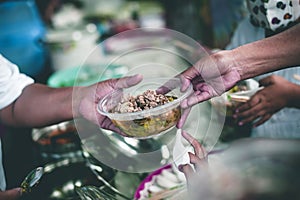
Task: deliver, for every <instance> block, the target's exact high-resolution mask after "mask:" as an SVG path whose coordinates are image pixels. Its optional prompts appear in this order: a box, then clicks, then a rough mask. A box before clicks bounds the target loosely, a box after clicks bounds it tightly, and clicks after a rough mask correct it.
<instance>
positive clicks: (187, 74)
mask: <svg viewBox="0 0 300 200" xmlns="http://www.w3.org/2000/svg"><path fill="white" fill-rule="evenodd" d="M179 77H180V79H181V81H182V88H181V90H183V91H185V90H186V89H187V88H188V87H189V85H190V84H192V85H193V89H194V93H193V94H192V95H190V96H189V97H188V98H187V99H185V100H184V101H183V102H182V103H181V107H182V108H183V109H185V110H184V112H183V114H182V116H181V119H180V120H179V122H178V124H177V127H178V128H182V126H183V125H184V123H185V121H186V119H187V117H188V114H189V112H190V108H191V107H192V106H193V105H195V104H198V103H200V102H203V101H206V100H208V99H210V98H212V97H215V96H219V95H221V94H223V93H224V92H226V91H227V90H229V89H231V88H232V87H233V86H234V85H236V83H237V82H238V81H240V80H241V76H240V74H239V70H238V64H237V63H236V62H235V60H234V57H232V56H230V54H228V52H227V51H220V52H218V53H215V54H212V55H210V56H207V57H205V58H202V59H201V60H199V61H198V62H197V63H196V64H195V66H193V67H191V68H189V69H187V70H185V71H184V72H182V73H181V74H180V75H179Z"/></svg>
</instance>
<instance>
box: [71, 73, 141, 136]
mask: <svg viewBox="0 0 300 200" xmlns="http://www.w3.org/2000/svg"><path fill="white" fill-rule="evenodd" d="M142 78H143V77H142V76H141V75H135V76H130V77H124V78H120V79H110V80H106V81H103V82H99V83H97V84H94V85H92V86H89V87H82V88H79V91H78V93H77V94H75V95H76V98H75V103H74V105H75V109H74V110H75V116H76V115H78V116H82V117H84V118H86V119H88V120H90V121H92V122H94V123H95V124H98V125H99V126H100V127H101V128H104V129H109V130H112V131H115V132H117V133H119V134H122V135H123V133H122V132H121V131H120V129H118V128H117V127H115V126H114V124H113V123H112V121H111V120H110V119H109V118H108V117H106V116H103V115H100V114H99V113H98V112H97V104H98V102H99V101H100V100H101V99H102V98H103V97H104V96H105V95H107V94H109V93H111V92H112V91H114V90H119V89H122V88H128V87H131V86H134V85H136V84H138V83H139V82H140V81H141V80H142Z"/></svg>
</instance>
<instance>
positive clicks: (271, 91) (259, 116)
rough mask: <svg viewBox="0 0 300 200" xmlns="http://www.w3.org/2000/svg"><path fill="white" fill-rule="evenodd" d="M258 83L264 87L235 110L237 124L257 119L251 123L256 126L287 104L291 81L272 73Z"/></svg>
mask: <svg viewBox="0 0 300 200" xmlns="http://www.w3.org/2000/svg"><path fill="white" fill-rule="evenodd" d="M259 83H260V85H262V86H265V88H264V89H262V90H260V91H259V92H257V93H256V94H255V95H253V96H252V98H251V99H250V100H249V101H247V102H246V103H244V104H242V105H240V106H239V107H237V108H236V110H235V114H234V118H237V119H238V121H239V122H238V124H239V125H243V124H245V123H249V122H253V121H255V120H258V121H256V122H255V123H254V124H253V126H254V127H257V126H259V125H261V124H263V123H265V122H266V121H267V120H269V119H270V118H271V117H272V115H273V114H274V113H276V112H278V111H279V110H281V109H282V108H284V107H286V106H287V105H288V102H289V97H290V96H291V92H292V91H291V87H290V86H291V84H292V83H291V82H289V81H287V80H285V79H284V78H282V77H280V76H275V75H272V76H269V77H266V78H264V79H262V80H260V81H259Z"/></svg>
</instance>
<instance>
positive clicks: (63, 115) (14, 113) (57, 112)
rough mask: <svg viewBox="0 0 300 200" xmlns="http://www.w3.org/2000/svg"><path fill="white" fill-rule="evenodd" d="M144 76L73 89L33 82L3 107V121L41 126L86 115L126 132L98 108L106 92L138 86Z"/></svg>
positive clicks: (113, 128) (103, 124)
mask: <svg viewBox="0 0 300 200" xmlns="http://www.w3.org/2000/svg"><path fill="white" fill-rule="evenodd" d="M142 78H143V77H142V76H141V75H135V76H129V77H124V78H120V79H109V80H106V81H102V82H99V83H96V84H93V85H91V86H86V87H69V88H50V87H48V86H46V85H42V84H31V85H28V86H27V87H25V88H24V90H23V91H22V94H21V95H20V96H19V98H17V100H16V101H15V102H13V103H12V104H10V105H9V106H7V107H6V108H4V109H2V110H0V120H1V121H2V122H4V123H5V124H8V125H13V126H27V127H41V126H45V125H50V124H53V123H57V122H61V121H66V120H71V119H73V118H77V117H84V118H85V119H87V120H89V121H91V122H93V123H95V124H97V125H99V126H100V127H102V128H105V129H110V130H113V131H115V132H118V133H120V134H122V133H121V132H120V130H119V129H118V128H116V127H115V126H114V125H113V123H112V122H111V120H109V119H108V118H107V117H106V116H102V115H100V114H99V113H98V112H97V111H96V106H97V103H98V102H99V100H100V99H102V98H103V97H104V96H105V95H106V94H108V93H110V92H112V91H114V90H117V89H122V88H127V87H131V86H133V85H136V84H137V83H139V82H140V81H141V80H142ZM74 89H76V92H74ZM72 108H73V109H72Z"/></svg>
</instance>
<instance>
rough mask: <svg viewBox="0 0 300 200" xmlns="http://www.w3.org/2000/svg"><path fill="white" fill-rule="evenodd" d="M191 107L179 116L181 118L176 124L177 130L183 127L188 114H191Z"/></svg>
mask: <svg viewBox="0 0 300 200" xmlns="http://www.w3.org/2000/svg"><path fill="white" fill-rule="evenodd" d="M191 109H192V108H191V107H189V108H187V109H184V110H183V112H182V114H181V117H180V119H179V121H178V122H177V125H176V126H177V128H179V129H181V128H182V127H183V125H184V124H185V121H186V119H187V118H188V116H189V114H190V112H191Z"/></svg>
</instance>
